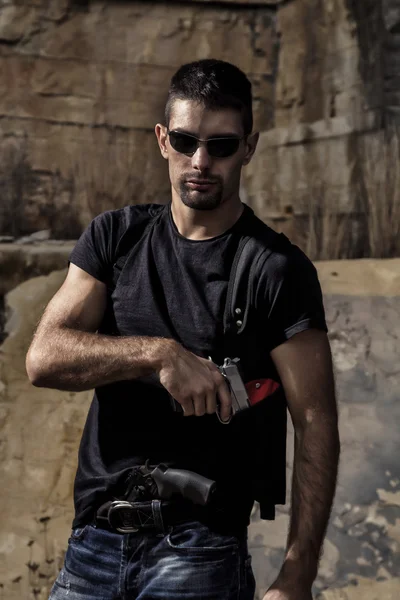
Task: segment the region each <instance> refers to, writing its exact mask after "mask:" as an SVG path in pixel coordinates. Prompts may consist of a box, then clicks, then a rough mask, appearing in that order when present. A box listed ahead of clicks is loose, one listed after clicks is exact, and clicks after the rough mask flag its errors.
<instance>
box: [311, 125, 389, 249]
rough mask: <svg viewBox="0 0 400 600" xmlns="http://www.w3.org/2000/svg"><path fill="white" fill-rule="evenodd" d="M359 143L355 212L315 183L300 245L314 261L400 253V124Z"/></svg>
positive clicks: (354, 180) (354, 189)
mask: <svg viewBox="0 0 400 600" xmlns="http://www.w3.org/2000/svg"><path fill="white" fill-rule="evenodd" d="M357 147H358V156H356V159H355V161H354V165H353V174H354V177H353V182H354V184H353V189H352V195H353V199H352V202H353V209H352V210H351V211H348V212H344V211H342V212H340V210H339V209H338V208H337V199H335V198H334V197H332V194H331V193H330V192H329V189H328V187H327V186H326V185H325V184H324V183H323V182H321V183H319V184H315V185H312V186H311V194H310V202H309V207H308V222H307V225H306V226H305V227H304V230H305V232H304V236H303V243H302V244H301V246H302V248H303V249H304V251H305V252H306V253H307V255H308V256H309V257H310V258H311V259H312V260H336V259H342V258H393V257H398V256H400V127H398V126H397V127H394V126H392V127H390V128H388V129H386V130H382V131H380V132H376V133H374V134H370V135H368V136H363V137H362V136H360V137H359V139H358V146H357Z"/></svg>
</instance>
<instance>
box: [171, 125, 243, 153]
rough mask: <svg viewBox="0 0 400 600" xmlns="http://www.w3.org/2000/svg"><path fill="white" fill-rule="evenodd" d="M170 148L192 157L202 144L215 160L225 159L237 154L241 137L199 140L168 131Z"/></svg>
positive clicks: (191, 136)
mask: <svg viewBox="0 0 400 600" xmlns="http://www.w3.org/2000/svg"><path fill="white" fill-rule="evenodd" d="M167 133H168V135H169V141H170V143H171V146H172V147H173V149H174V150H176V151H177V152H180V153H181V154H188V155H189V156H193V154H194V153H195V152H196V151H197V149H198V147H199V146H200V144H204V145H205V146H206V148H207V152H208V154H209V155H210V156H213V157H215V158H227V157H228V156H232V155H233V154H235V152H237V150H238V148H239V144H240V142H241V140H242V139H243V137H233V136H230V137H216V138H209V139H208V140H201V139H200V138H197V137H195V136H194V135H189V134H188V133H181V132H180V131H168V132H167Z"/></svg>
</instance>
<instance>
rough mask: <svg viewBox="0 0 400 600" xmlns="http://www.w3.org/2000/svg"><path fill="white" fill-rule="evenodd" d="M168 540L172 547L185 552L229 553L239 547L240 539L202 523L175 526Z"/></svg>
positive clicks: (203, 553)
mask: <svg viewBox="0 0 400 600" xmlns="http://www.w3.org/2000/svg"><path fill="white" fill-rule="evenodd" d="M166 541H167V544H168V546H169V547H170V548H172V549H173V550H175V551H176V552H179V553H183V554H196V555H211V554H212V555H216V554H226V553H228V554H229V553H234V552H236V551H237V550H238V548H239V541H238V539H237V538H236V537H235V536H232V535H223V534H220V533H216V532H214V531H212V530H210V529H209V528H208V527H207V526H206V525H203V524H201V523H198V524H193V523H190V524H186V525H185V524H183V525H177V526H175V527H173V528H172V530H171V531H170V533H169V534H168V535H167V538H166Z"/></svg>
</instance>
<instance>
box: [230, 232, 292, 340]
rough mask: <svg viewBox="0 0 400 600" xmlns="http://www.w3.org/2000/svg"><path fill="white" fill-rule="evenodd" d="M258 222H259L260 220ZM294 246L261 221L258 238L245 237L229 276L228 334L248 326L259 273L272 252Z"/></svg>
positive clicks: (256, 234) (239, 331) (242, 239)
mask: <svg viewBox="0 0 400 600" xmlns="http://www.w3.org/2000/svg"><path fill="white" fill-rule="evenodd" d="M257 221H258V220H257ZM290 245H291V242H290V241H289V239H288V238H287V237H286V236H285V235H284V234H283V233H280V234H278V233H276V232H275V231H274V230H273V229H271V228H270V227H268V226H267V225H265V223H263V222H262V221H258V223H257V226H256V228H255V235H251V236H249V235H244V236H242V238H241V240H240V242H239V246H238V249H237V251H236V254H235V258H234V260H233V263H232V268H231V272H230V276H229V284H228V292H227V297H226V304H225V312H224V334H225V335H229V336H230V335H232V334H238V333H241V332H242V331H243V330H244V328H245V327H246V323H247V318H248V315H249V310H250V308H251V306H252V304H253V301H254V293H255V281H256V277H255V276H256V274H257V270H258V268H259V266H260V265H263V264H264V263H265V261H266V260H267V258H268V257H269V256H270V255H271V254H272V252H274V251H277V250H280V249H282V250H284V249H285V248H288V247H289V246H290Z"/></svg>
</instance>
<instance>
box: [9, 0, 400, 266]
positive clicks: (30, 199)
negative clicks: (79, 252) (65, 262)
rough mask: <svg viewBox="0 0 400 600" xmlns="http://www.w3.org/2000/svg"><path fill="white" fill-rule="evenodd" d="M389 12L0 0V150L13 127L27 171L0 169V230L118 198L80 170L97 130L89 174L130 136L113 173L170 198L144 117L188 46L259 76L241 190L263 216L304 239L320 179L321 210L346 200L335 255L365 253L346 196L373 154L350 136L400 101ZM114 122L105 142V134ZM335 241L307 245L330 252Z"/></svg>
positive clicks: (364, 6) (76, 227)
mask: <svg viewBox="0 0 400 600" xmlns="http://www.w3.org/2000/svg"><path fill="white" fill-rule="evenodd" d="M397 17H398V7H397V0H381V1H380V2H371V1H370V0H368V1H367V0H366V1H365V2H362V3H361V2H359V1H358V0H329V1H327V2H323V3H321V2H319V1H318V0H289V1H288V2H278V1H277V0H270V1H269V0H266V1H262V0H259V1H256V2H247V1H245V0H237V1H236V0H235V1H234V2H224V1H222V2H219V3H214V2H209V1H208V0H204V1H203V2H192V1H190V0H187V1H186V2H161V1H160V2H155V3H149V2H144V1H143V0H142V1H140V0H137V1H132V2H113V3H109V2H104V1H99V0H96V1H91V2H89V3H88V4H87V6H86V8H85V6H84V5H83V4H82V3H76V2H70V1H68V0H54V1H52V2H51V3H50V4H49V3H48V2H44V1H42V0H35V1H33V0H32V1H31V2H29V3H28V4H26V3H22V2H19V1H17V0H14V2H11V1H10V2H6V3H3V4H2V5H1V11H0V34H1V31H3V38H1V35H0V153H2V148H3V146H5V147H6V150H7V147H8V140H7V135H9V133H10V131H11V132H12V135H16V132H17V131H19V132H21V131H22V134H23V135H25V138H26V140H25V143H26V155H25V158H24V160H25V163H24V164H25V168H26V177H23V178H21V177H20V178H19V180H20V181H23V182H24V183H23V185H22V189H19V190H17V189H16V188H15V184H14V183H13V182H12V181H10V177H7V176H4V177H1V174H0V184H1V185H2V188H3V189H5V190H8V191H7V192H6V193H5V194H4V197H5V198H6V203H8V204H10V203H11V200H9V198H14V199H15V198H16V197H18V202H17V203H16V204H17V207H16V217H15V219H14V222H13V220H12V219H11V217H10V209H7V210H6V211H3V214H2V210H1V209H0V233H2V234H12V235H21V234H25V233H26V234H29V233H31V232H33V231H36V230H38V229H45V228H51V229H52V231H53V232H54V231H55V232H56V233H57V235H60V236H61V237H66V236H67V235H69V236H70V237H76V236H77V235H78V234H79V233H80V231H81V230H82V229H83V227H84V226H85V225H86V224H87V223H88V221H89V220H90V218H91V216H93V215H94V214H98V213H99V212H101V211H102V210H103V209H104V206H107V207H110V208H112V207H117V206H120V205H121V203H122V204H124V203H126V200H125V201H123V200H122V199H121V191H119V192H118V194H117V195H116V196H114V195H113V193H112V191H111V192H110V191H109V189H107V190H104V187H105V186H104V184H102V187H103V189H102V190H95V192H94V193H93V189H92V186H93V179H91V178H89V181H84V178H82V169H81V170H80V171H81V173H80V175H79V177H78V180H76V178H75V175H76V163H78V170H79V164H81V162H82V161H80V160H75V157H76V156H77V154H78V153H79V149H80V148H81V140H82V139H85V140H88V145H89V144H90V138H93V141H95V143H94V145H93V146H92V147H91V148H89V151H88V150H87V149H86V148H85V152H84V156H85V162H86V165H85V171H90V172H97V173H98V172H99V160H101V159H99V158H98V156H99V154H100V155H104V154H110V152H111V151H115V152H116V153H119V152H120V150H121V146H119V145H118V144H117V142H116V139H117V138H119V140H121V138H122V137H124V136H125V138H131V139H132V140H133V141H132V145H131V147H130V152H132V154H133V155H134V162H133V164H126V163H124V164H121V162H120V165H119V167H118V169H114V172H113V173H112V174H111V175H110V176H109V177H108V180H114V177H115V178H116V179H117V180H118V181H120V182H123V183H124V188H125V189H126V194H125V199H126V197H128V196H129V201H130V202H132V203H136V202H143V201H151V200H153V201H156V202H165V201H167V200H168V198H169V185H168V179H167V170H166V168H165V165H164V164H163V161H161V160H160V157H159V154H158V150H157V148H156V145H155V142H154V135H153V133H152V131H153V128H154V125H155V123H156V122H157V121H160V120H162V119H163V108H164V102H165V98H166V92H167V87H168V82H169V79H170V77H171V75H172V74H173V72H174V71H175V69H176V68H177V67H178V66H179V65H180V64H181V62H182V61H183V59H182V57H184V59H185V61H190V60H196V59H199V58H207V57H217V58H222V59H226V60H229V61H232V62H234V63H236V64H237V65H238V66H239V67H240V68H242V69H243V70H244V71H245V72H246V73H247V74H248V76H249V77H250V79H251V80H252V83H253V90H254V114H255V125H256V128H257V129H259V130H260V131H261V132H262V139H261V144H260V149H259V151H258V153H257V155H256V160H255V161H254V163H253V164H252V165H251V166H250V168H249V170H248V175H247V174H246V176H245V177H244V182H243V196H244V197H245V198H248V200H249V203H250V204H251V205H252V206H254V207H255V208H256V209H257V210H258V211H259V213H260V214H261V215H262V216H263V218H264V219H265V220H266V221H267V222H271V223H272V224H273V225H274V226H275V227H277V228H278V229H279V228H281V229H282V230H284V231H285V232H286V233H289V234H290V235H291V236H292V237H293V238H294V239H295V240H296V241H298V242H299V243H300V244H301V245H302V246H304V247H309V245H310V244H312V243H314V242H313V240H312V235H313V233H312V231H310V227H307V225H305V222H307V221H310V220H311V221H312V220H315V219H316V217H315V212H316V211H318V210H320V209H319V208H318V206H319V205H320V204H321V202H320V193H319V192H323V194H324V204H325V205H326V208H324V210H325V211H332V210H337V207H339V208H340V209H342V208H343V207H344V208H343V210H344V212H345V213H346V214H347V215H349V214H352V215H353V214H354V215H355V219H354V220H355V224H353V223H349V224H348V228H350V229H351V231H350V232H349V231H346V232H345V236H344V237H347V238H348V237H350V238H351V239H353V238H354V239H356V242H354V243H353V242H352V243H351V244H350V247H345V246H343V247H342V248H341V249H340V252H339V254H340V256H345V257H352V256H364V255H371V254H372V250H371V249H370V248H369V247H368V245H367V246H365V244H363V239H362V234H360V233H359V232H360V231H362V230H363V229H364V228H365V224H364V223H363V222H362V217H360V214H361V215H362V214H363V212H365V210H364V208H363V207H359V206H356V205H357V203H359V200H358V198H359V196H360V195H359V193H358V190H357V189H355V186H354V183H355V180H356V179H357V178H359V176H360V173H362V172H364V173H367V172H368V165H363V164H362V163H360V165H361V166H360V165H358V166H357V169H358V171H357V172H358V175H357V173H355V165H356V164H357V163H358V161H359V160H360V157H359V148H358V146H359V144H358V142H357V140H358V139H359V138H360V137H361V136H362V135H365V134H367V136H368V135H372V134H371V132H373V131H376V130H378V129H380V128H381V126H382V123H383V117H384V116H385V115H386V116H387V115H388V114H389V113H390V115H391V116H392V118H393V119H395V118H397V113H398V112H400V108H399V106H400V104H399V102H400V100H399V97H398V86H399V82H398V79H399V78H398V75H397V73H398V66H399V65H398V62H399V60H398V55H399V51H400V45H399V43H398V35H399V33H398V31H397V29H398V28H397ZM2 39H3V42H2ZM382 82H383V83H382ZM94 128H95V130H96V131H95V133H94ZM56 129H57V130H58V132H57V135H54V136H53V132H55V130H56ZM39 130H41V135H39V134H38V133H35V132H38V131H39ZM99 130H103V135H102V134H100V133H99ZM110 132H113V137H114V141H112V142H104V140H105V139H106V138H107V135H108V134H110ZM355 134H361V135H355ZM67 138H68V141H66V139H67ZM145 138H146V141H145V142H144V139H145ZM101 140H103V141H101ZM150 140H151V141H150ZM381 143H382V147H384V145H385V140H381ZM104 144H106V149H105V148H104ZM110 144H111V147H112V150H110ZM113 144H115V146H113ZM77 149H78V151H77ZM71 159H72V160H71ZM91 161H92V162H91ZM111 162H112V161H111ZM107 164H108V165H110V161H107ZM327 165H328V166H329V168H327ZM113 166H114V167H116V165H113ZM108 168H111V167H108ZM102 170H103V169H101V168H100V171H102ZM115 170H116V171H117V172H116V173H115ZM74 173H75V175H74ZM143 173H146V176H145V178H143V177H142V174H143ZM315 182H317V187H318V188H319V189H317V191H316V190H315V187H316V184H315ZM77 189H78V190H79V191H77ZM89 189H90V191H88V190H89ZM84 190H86V191H84ZM310 190H311V194H310ZM386 195H387V194H386V193H385V194H383V196H386ZM88 196H89V197H90V199H89V200H88ZM145 199H146V200H145ZM147 199H148V200H147ZM14 204H15V201H14ZM89 204H90V206H88V205H89ZM60 209H61V210H63V211H64V212H65V213H66V214H65V219H64V220H63V222H61V221H60V220H58V219H57V214H58V211H59V210H60ZM7 211H8V212H7ZM4 212H6V213H7V214H4ZM318 218H319V217H318ZM329 218H330V217H329ZM329 218H328V220H329ZM15 222H18V228H19V230H18V231H17V230H16V229H15V228H16V225H15ZM392 222H393V223H394V222H396V219H395V218H393V219H392ZM63 223H64V225H63ZM63 227H64V230H63ZM313 227H314V226H312V227H311V229H312V228H313ZM333 235H334V237H338V235H337V232H333ZM320 237H321V236H320ZM322 237H324V238H326V235H325V233H324V236H322ZM358 238H360V239H358ZM357 240H358V241H357ZM307 244H308V246H307ZM335 250H337V248H334V247H329V248H328V247H324V248H323V249H321V248H320V249H317V250H316V252H315V253H312V255H313V257H314V258H334V257H336V254H335ZM384 255H385V254H384Z"/></svg>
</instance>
